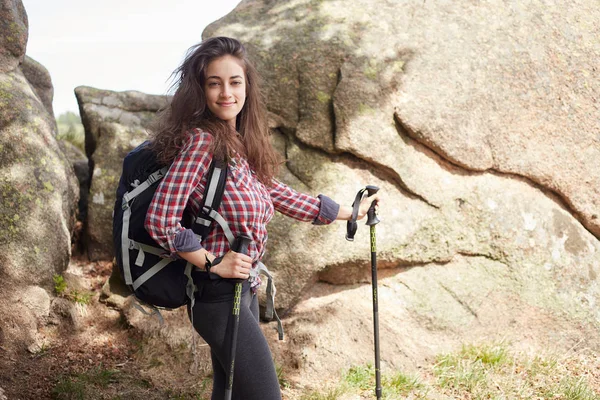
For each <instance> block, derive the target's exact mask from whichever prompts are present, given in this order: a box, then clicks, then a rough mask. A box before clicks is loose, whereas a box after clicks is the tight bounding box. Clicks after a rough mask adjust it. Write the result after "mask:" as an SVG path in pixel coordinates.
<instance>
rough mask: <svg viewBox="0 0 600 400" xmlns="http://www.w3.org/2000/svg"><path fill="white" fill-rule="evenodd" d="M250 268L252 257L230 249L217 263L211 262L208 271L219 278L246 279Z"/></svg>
mask: <svg viewBox="0 0 600 400" xmlns="http://www.w3.org/2000/svg"><path fill="white" fill-rule="evenodd" d="M215 261H216V260H215ZM251 268H252V258H251V257H250V256H248V255H246V254H243V253H236V252H235V251H231V250H230V251H229V252H228V253H227V254H225V255H224V256H223V258H221V260H220V261H218V262H217V264H213V266H212V267H211V268H210V272H212V273H215V274H217V275H219V276H220V277H221V278H232V279H248V278H249V277H250V269H251Z"/></svg>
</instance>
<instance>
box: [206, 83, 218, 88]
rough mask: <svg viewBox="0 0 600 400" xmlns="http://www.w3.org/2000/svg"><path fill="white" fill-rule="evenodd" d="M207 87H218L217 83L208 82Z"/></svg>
mask: <svg viewBox="0 0 600 400" xmlns="http://www.w3.org/2000/svg"><path fill="white" fill-rule="evenodd" d="M208 86H209V87H214V86H219V82H209V83H208Z"/></svg>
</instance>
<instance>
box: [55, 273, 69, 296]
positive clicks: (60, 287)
mask: <svg viewBox="0 0 600 400" xmlns="http://www.w3.org/2000/svg"><path fill="white" fill-rule="evenodd" d="M52 280H53V281H54V292H55V293H56V294H57V295H58V296H62V295H63V294H64V293H65V291H66V290H67V282H65V278H63V276H62V275H58V274H54V275H53V276H52Z"/></svg>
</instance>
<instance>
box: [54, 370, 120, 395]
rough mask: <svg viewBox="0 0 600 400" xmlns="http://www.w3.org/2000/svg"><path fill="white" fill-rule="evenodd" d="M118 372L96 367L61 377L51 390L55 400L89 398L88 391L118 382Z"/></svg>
mask: <svg viewBox="0 0 600 400" xmlns="http://www.w3.org/2000/svg"><path fill="white" fill-rule="evenodd" d="M119 375H120V373H119V371H117V370H111V369H105V368H103V367H102V366H99V367H96V368H94V369H92V370H90V371H87V372H85V373H80V374H76V375H72V376H61V377H59V379H58V382H57V384H56V385H55V386H54V389H53V390H52V398H53V399H55V400H79V399H85V398H89V393H90V391H94V390H97V389H104V388H106V387H108V386H109V385H110V384H111V383H114V382H116V381H118V379H119Z"/></svg>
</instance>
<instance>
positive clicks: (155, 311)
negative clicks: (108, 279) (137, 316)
mask: <svg viewBox="0 0 600 400" xmlns="http://www.w3.org/2000/svg"><path fill="white" fill-rule="evenodd" d="M132 305H133V306H134V307H135V308H137V309H138V310H139V311H140V312H141V313H142V314H144V315H148V316H150V317H152V316H153V315H156V317H157V318H158V323H159V324H160V326H163V325H164V324H165V319H164V318H163V316H162V314H161V313H160V311H159V310H158V308H156V307H155V306H153V305H150V304H146V303H144V305H146V306H148V307H150V308H151V309H152V311H151V312H148V311H146V310H145V309H144V307H142V303H141V302H140V300H139V299H138V298H137V297H135V296H133V303H132Z"/></svg>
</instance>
